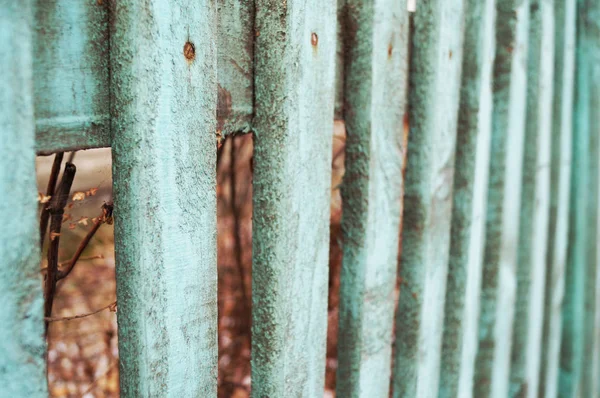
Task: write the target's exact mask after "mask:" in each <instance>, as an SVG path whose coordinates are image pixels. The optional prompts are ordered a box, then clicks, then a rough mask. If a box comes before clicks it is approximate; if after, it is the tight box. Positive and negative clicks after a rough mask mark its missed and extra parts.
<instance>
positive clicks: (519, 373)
mask: <svg viewBox="0 0 600 398" xmlns="http://www.w3.org/2000/svg"><path fill="white" fill-rule="evenodd" d="M529 5H530V15H529V48H528V62H527V67H528V70H527V105H526V124H525V150H524V157H523V171H522V176H521V210H520V216H519V245H518V257H517V298H516V302H515V315H514V317H515V319H514V323H513V330H512V343H511V364H510V387H509V396H511V397H525V396H527V397H537V396H538V386H539V366H540V362H539V361H540V349H541V339H542V329H543V313H544V311H543V305H544V304H543V303H544V283H545V280H546V250H547V244H548V241H547V237H548V221H549V210H550V159H551V137H552V124H551V123H552V99H553V83H554V78H553V74H554V1H553V0H530V4H529Z"/></svg>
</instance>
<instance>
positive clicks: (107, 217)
mask: <svg viewBox="0 0 600 398" xmlns="http://www.w3.org/2000/svg"><path fill="white" fill-rule="evenodd" d="M112 212H113V205H112V203H105V204H104V205H102V214H101V215H100V216H99V217H98V218H97V219H96V221H94V226H93V227H92V229H90V230H89V232H88V233H87V235H86V236H85V238H83V240H82V241H81V243H80V244H79V247H77V250H76V251H75V254H74V255H73V258H71V260H69V262H68V264H67V266H66V267H65V268H64V269H61V270H58V272H57V275H56V278H57V281H58V280H61V279H64V278H66V277H67V276H68V275H69V274H70V273H71V271H73V268H74V267H75V264H76V263H77V260H79V257H81V254H82V253H83V251H84V250H85V248H86V247H87V245H88V244H89V243H90V241H91V240H92V238H93V237H94V235H95V234H96V232H97V231H98V228H100V225H102V224H104V223H106V222H108V223H109V224H110V223H112Z"/></svg>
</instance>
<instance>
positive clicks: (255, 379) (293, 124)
mask: <svg viewBox="0 0 600 398" xmlns="http://www.w3.org/2000/svg"><path fill="white" fill-rule="evenodd" d="M255 6H256V42H255V47H254V50H255V53H254V54H255V104H256V107H255V119H254V128H255V130H254V133H255V146H254V165H255V167H254V196H253V201H254V215H253V246H252V250H253V272H252V279H253V294H252V298H253V330H252V395H253V396H254V397H286V396H306V397H317V396H321V395H322V394H323V388H324V376H325V340H326V331H327V290H328V285H327V278H328V270H327V262H328V252H329V201H330V173H331V172H330V170H331V140H332V131H333V112H334V110H333V107H334V95H335V93H334V91H335V82H334V72H335V64H334V62H335V54H336V5H335V2H331V1H320V0H310V1H304V2H301V1H295V0H291V1H287V2H285V1H284V2H282V1H278V0H259V1H257V2H256V4H255Z"/></svg>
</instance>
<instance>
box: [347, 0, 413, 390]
mask: <svg viewBox="0 0 600 398" xmlns="http://www.w3.org/2000/svg"><path fill="white" fill-rule="evenodd" d="M341 12H342V14H341V18H340V21H341V22H342V23H343V24H344V27H343V31H344V32H345V34H344V36H343V40H344V43H343V48H344V52H345V53H344V56H345V64H344V74H345V75H344V78H345V82H344V88H345V103H344V117H345V121H346V133H347V138H346V164H345V174H344V182H343V185H342V200H343V209H344V212H343V219H342V231H343V242H344V243H343V250H344V253H343V263H342V271H341V286H340V310H339V311H340V312H339V326H338V330H339V335H338V369H337V384H336V388H337V395H338V396H340V397H388V396H389V387H390V375H391V367H392V364H391V360H392V329H393V323H394V289H395V285H396V273H397V268H398V266H397V261H398V260H397V258H398V243H399V242H398V239H399V233H398V231H399V229H400V215H401V210H402V193H403V176H402V169H403V163H404V161H403V159H404V153H405V151H406V148H405V143H404V140H405V137H404V133H403V129H404V123H403V119H404V114H405V112H406V92H407V86H408V44H409V43H408V28H409V26H408V23H409V22H408V12H407V11H406V7H405V5H404V4H401V2H398V1H377V0H376V1H366V2H365V1H358V0H356V1H355V0H348V1H346V3H345V5H344V8H343V10H342V11H341Z"/></svg>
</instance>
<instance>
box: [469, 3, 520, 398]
mask: <svg viewBox="0 0 600 398" xmlns="http://www.w3.org/2000/svg"><path fill="white" fill-rule="evenodd" d="M496 11H497V15H496V57H495V61H494V77H493V90H494V91H493V112H492V144H491V157H490V171H489V173H490V174H489V184H488V193H487V214H486V236H485V239H486V242H485V249H484V260H483V273H482V285H481V296H480V316H479V342H478V349H477V355H476V358H475V376H474V381H473V396H474V397H487V396H492V397H497V398H504V397H507V396H508V377H509V366H510V346H511V335H512V322H513V313H514V303H515V294H516V262H517V246H518V241H519V236H518V235H519V209H520V199H521V171H522V160H523V145H524V134H525V110H526V89H527V51H528V50H527V48H528V43H527V42H528V30H529V1H527V0H498V1H497V7H496Z"/></svg>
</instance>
